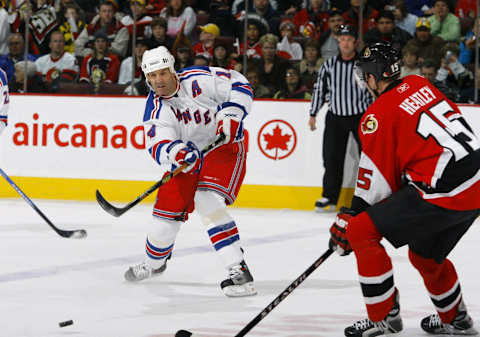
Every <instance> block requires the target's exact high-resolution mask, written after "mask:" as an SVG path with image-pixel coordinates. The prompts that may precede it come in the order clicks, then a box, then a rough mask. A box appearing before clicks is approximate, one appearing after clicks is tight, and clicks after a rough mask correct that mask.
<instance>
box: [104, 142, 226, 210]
mask: <svg viewBox="0 0 480 337" xmlns="http://www.w3.org/2000/svg"><path fill="white" fill-rule="evenodd" d="M224 139H225V135H224V134H223V133H222V134H220V135H219V136H218V137H217V138H215V140H214V141H213V142H212V143H210V144H209V145H207V146H206V147H205V148H204V149H203V150H202V153H203V154H204V155H206V154H207V153H208V152H210V151H211V150H213V149H214V148H215V147H217V146H219V145H220V144H221V143H222V142H223V140H224ZM187 166H188V165H187V164H183V165H181V166H179V167H177V168H176V169H175V170H174V171H173V172H171V173H170V174H169V175H166V176H165V177H163V178H162V179H161V180H160V181H157V182H156V183H155V184H154V185H152V186H151V187H150V188H149V189H148V190H146V191H145V192H143V193H142V194H141V195H139V196H138V197H137V198H136V199H135V200H133V201H131V202H129V203H128V204H127V205H125V206H124V207H115V206H113V205H112V204H111V203H109V202H108V201H107V200H106V199H105V198H104V197H103V195H102V194H101V193H100V191H99V190H97V191H96V192H95V195H96V198H97V202H98V204H99V205H100V207H102V208H103V209H104V210H105V212H107V213H109V214H111V215H113V216H114V217H119V216H121V215H122V214H123V213H125V212H126V211H128V210H129V209H130V208H132V207H133V206H135V205H136V204H138V203H139V202H140V201H142V200H143V199H145V198H146V197H148V196H149V195H150V194H151V193H152V192H153V191H155V190H156V189H157V188H159V187H160V186H162V185H163V184H166V183H167V182H169V181H170V179H172V178H173V177H175V176H176V175H177V174H179V173H180V172H182V171H183V169H184V168H185V167H187Z"/></svg>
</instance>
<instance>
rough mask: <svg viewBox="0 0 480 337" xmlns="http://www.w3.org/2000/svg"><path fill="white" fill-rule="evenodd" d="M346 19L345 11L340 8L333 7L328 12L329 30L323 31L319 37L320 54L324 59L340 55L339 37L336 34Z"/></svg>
mask: <svg viewBox="0 0 480 337" xmlns="http://www.w3.org/2000/svg"><path fill="white" fill-rule="evenodd" d="M344 21H345V20H344V18H343V13H342V12H341V11H340V10H339V9H337V8H332V9H331V10H330V12H328V30H327V31H325V32H323V33H322V34H321V35H320V37H319V39H318V43H319V46H320V55H321V56H322V58H323V59H324V60H328V59H329V58H331V57H333V56H337V55H338V39H337V37H336V34H337V33H338V30H339V29H340V26H342V25H343V23H344Z"/></svg>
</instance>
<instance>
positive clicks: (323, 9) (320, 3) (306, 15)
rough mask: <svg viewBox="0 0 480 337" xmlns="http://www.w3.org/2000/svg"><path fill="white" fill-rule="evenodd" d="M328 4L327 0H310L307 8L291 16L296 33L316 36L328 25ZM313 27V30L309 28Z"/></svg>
mask: <svg viewBox="0 0 480 337" xmlns="http://www.w3.org/2000/svg"><path fill="white" fill-rule="evenodd" d="M329 9H330V4H329V2H328V1H327V0H311V1H310V4H309V6H308V7H307V8H303V9H301V10H300V11H298V12H297V13H296V14H295V16H294V17H293V22H294V24H295V26H296V31H297V34H299V35H302V36H304V37H307V38H314V37H318V36H319V35H320V34H321V33H322V32H324V31H326V30H327V29H328V28H329V27H328V17H329ZM309 26H311V27H313V28H314V29H313V31H312V30H311V29H310V28H309Z"/></svg>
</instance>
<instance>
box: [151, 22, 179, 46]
mask: <svg viewBox="0 0 480 337" xmlns="http://www.w3.org/2000/svg"><path fill="white" fill-rule="evenodd" d="M150 27H151V28H152V36H151V37H150V39H148V44H149V45H150V48H156V47H158V46H165V47H167V48H168V50H171V49H172V47H173V43H174V40H173V39H172V38H171V37H170V36H168V35H167V20H165V18H162V17H158V16H157V17H154V18H153V19H152V24H151V25H150Z"/></svg>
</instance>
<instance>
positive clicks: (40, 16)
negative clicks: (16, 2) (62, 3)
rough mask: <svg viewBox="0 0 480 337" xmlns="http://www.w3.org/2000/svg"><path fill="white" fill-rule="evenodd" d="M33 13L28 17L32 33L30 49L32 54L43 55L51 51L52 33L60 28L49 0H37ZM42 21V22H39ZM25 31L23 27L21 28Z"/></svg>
mask: <svg viewBox="0 0 480 337" xmlns="http://www.w3.org/2000/svg"><path fill="white" fill-rule="evenodd" d="M35 5H36V6H34V10H33V13H32V15H31V16H30V17H29V18H28V27H29V30H30V33H31V34H32V37H33V38H32V39H31V40H30V50H31V52H32V54H35V55H43V54H47V53H49V52H50V49H49V41H50V40H51V39H50V35H51V34H53V32H54V31H55V30H56V29H58V21H57V14H56V13H55V8H53V6H50V5H49V3H48V1H47V0H37V1H36V4H35ZM38 22H41V23H42V24H37V23H38ZM20 31H21V32H23V29H22V28H20Z"/></svg>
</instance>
